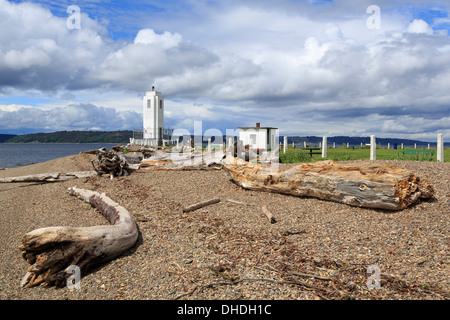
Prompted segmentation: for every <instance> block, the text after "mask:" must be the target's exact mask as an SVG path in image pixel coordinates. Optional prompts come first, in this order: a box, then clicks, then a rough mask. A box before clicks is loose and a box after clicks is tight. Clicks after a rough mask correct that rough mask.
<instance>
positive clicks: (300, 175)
mask: <svg viewBox="0 0 450 320" xmlns="http://www.w3.org/2000/svg"><path fill="white" fill-rule="evenodd" d="M223 166H224V169H225V170H226V171H227V172H229V173H230V174H231V177H232V179H233V180H234V181H235V183H237V184H238V185H240V186H241V187H243V188H246V189H250V190H258V191H268V192H275V193H284V194H290V195H294V196H310V197H315V198H319V199H323V200H331V201H336V202H341V203H345V204H348V205H351V206H357V207H367V208H380V209H389V210H402V209H405V208H407V207H408V206H410V205H411V204H413V203H416V202H418V201H420V199H421V198H422V199H423V198H432V197H433V195H434V189H433V186H432V185H431V183H430V182H428V181H427V180H425V179H420V178H419V177H417V176H416V175H415V174H414V173H412V172H410V171H408V170H406V169H402V168H399V167H395V166H391V165H384V164H380V163H374V162H361V163H337V162H334V161H331V160H329V161H321V162H316V163H305V164H300V165H297V166H295V167H292V168H290V169H289V170H285V171H280V172H275V171H271V169H270V168H269V167H267V166H264V165H260V164H250V163H248V162H245V161H242V160H239V159H236V158H234V159H233V161H228V162H226V163H224V164H223Z"/></svg>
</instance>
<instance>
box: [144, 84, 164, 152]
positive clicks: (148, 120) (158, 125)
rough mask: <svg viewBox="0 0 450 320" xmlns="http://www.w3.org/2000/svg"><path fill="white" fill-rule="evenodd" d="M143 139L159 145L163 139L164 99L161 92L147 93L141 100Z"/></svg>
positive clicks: (153, 88)
mask: <svg viewBox="0 0 450 320" xmlns="http://www.w3.org/2000/svg"><path fill="white" fill-rule="evenodd" d="M143 115H144V136H143V138H144V139H152V140H153V141H154V143H155V144H156V145H160V144H161V142H162V139H163V138H164V136H163V134H164V97H163V96H162V94H161V92H158V91H155V87H152V91H147V92H146V93H145V96H144V98H143Z"/></svg>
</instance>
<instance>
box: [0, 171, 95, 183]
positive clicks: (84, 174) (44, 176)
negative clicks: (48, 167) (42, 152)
mask: <svg viewBox="0 0 450 320" xmlns="http://www.w3.org/2000/svg"><path fill="white" fill-rule="evenodd" d="M96 175H97V172H95V171H78V172H50V173H41V174H34V175H28V176H19V177H7V178H0V183H12V182H42V183H44V182H58V181H67V180H71V179H78V178H88V177H92V176H96Z"/></svg>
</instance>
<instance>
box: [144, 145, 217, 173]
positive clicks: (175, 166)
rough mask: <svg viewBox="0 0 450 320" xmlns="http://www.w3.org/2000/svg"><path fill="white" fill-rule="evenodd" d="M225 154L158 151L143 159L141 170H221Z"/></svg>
mask: <svg viewBox="0 0 450 320" xmlns="http://www.w3.org/2000/svg"><path fill="white" fill-rule="evenodd" d="M224 156H225V154H224V152H220V151H217V152H211V153H202V152H183V153H178V152H163V151H159V150H158V151H156V152H155V153H154V154H153V156H151V157H150V158H146V159H143V160H142V162H141V165H140V168H145V169H146V170H220V169H222V159H223V158H224Z"/></svg>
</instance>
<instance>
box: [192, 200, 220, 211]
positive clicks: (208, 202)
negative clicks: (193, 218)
mask: <svg viewBox="0 0 450 320" xmlns="http://www.w3.org/2000/svg"><path fill="white" fill-rule="evenodd" d="M218 202H220V199H218V198H213V199H209V200H206V201H202V202H198V203H195V204H192V205H190V206H187V207H185V208H183V212H189V211H194V210H197V209H200V208H203V207H206V206H209V205H212V204H214V203H218Z"/></svg>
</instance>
